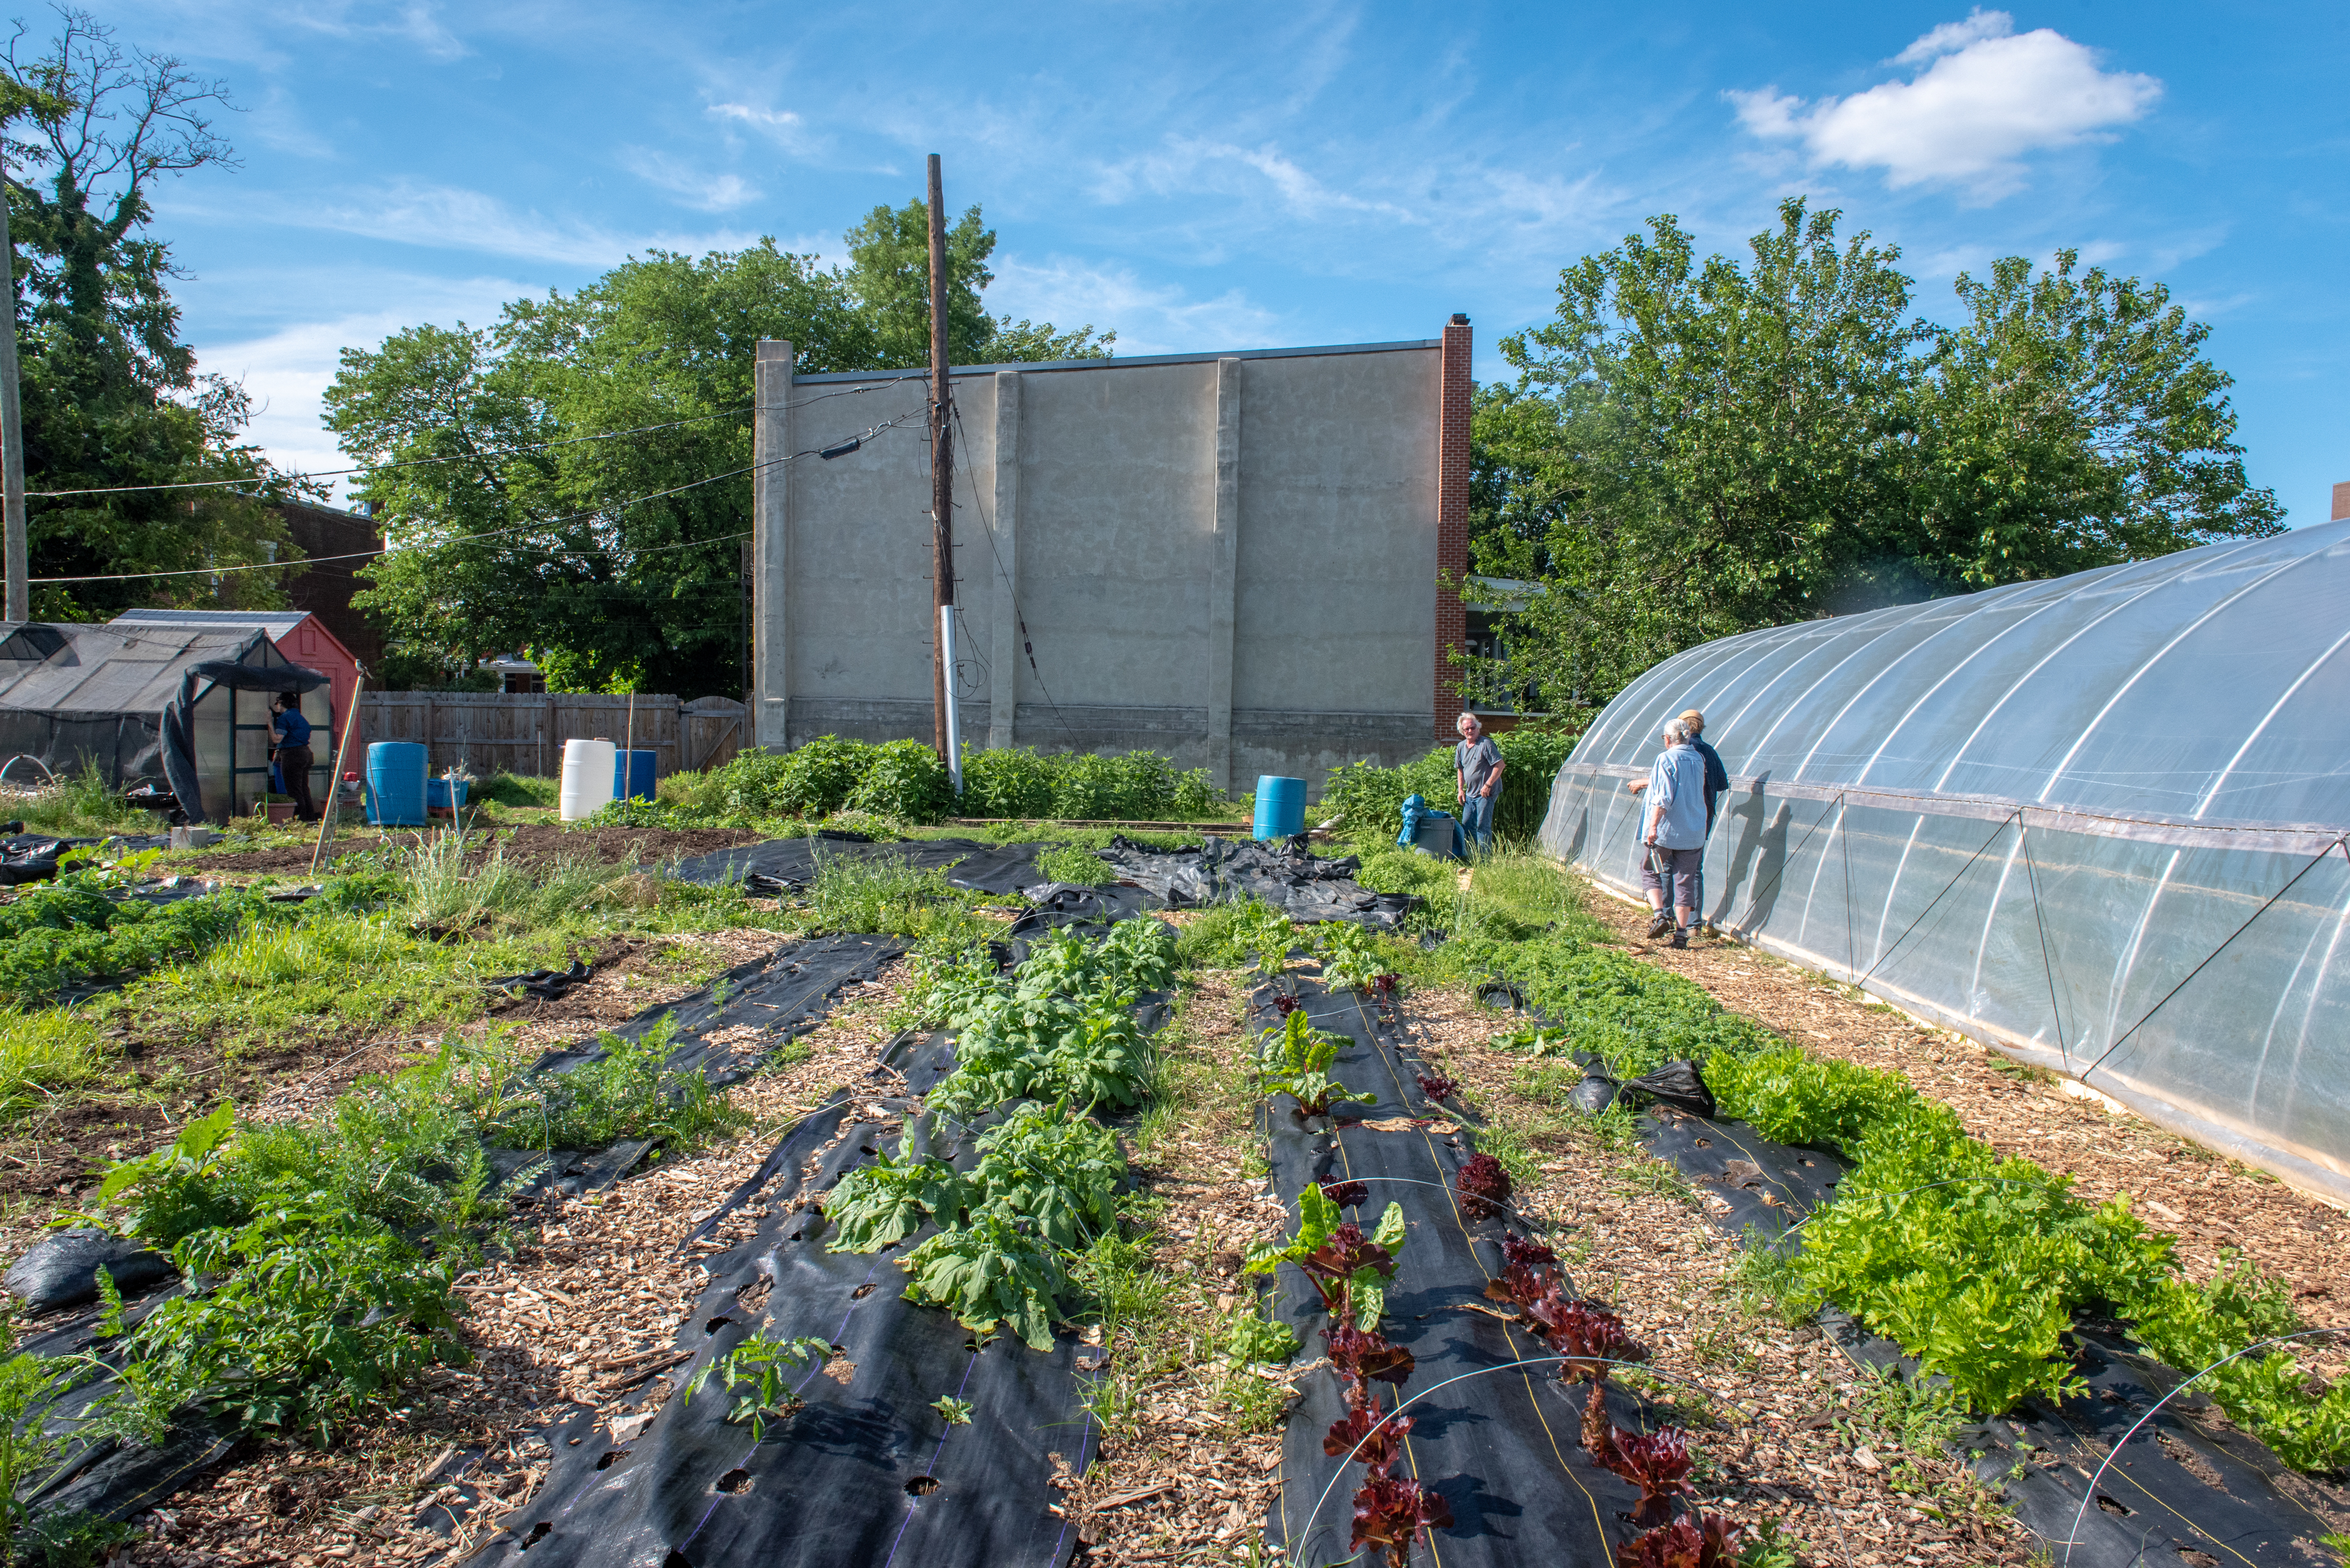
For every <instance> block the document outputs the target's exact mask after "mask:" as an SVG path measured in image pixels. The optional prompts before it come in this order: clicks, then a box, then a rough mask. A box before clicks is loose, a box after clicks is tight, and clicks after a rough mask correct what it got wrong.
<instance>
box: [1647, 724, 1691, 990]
mask: <svg viewBox="0 0 2350 1568" xmlns="http://www.w3.org/2000/svg"><path fill="white" fill-rule="evenodd" d="M1663 738H1664V742H1665V749H1664V750H1663V751H1661V752H1659V753H1657V760H1656V762H1655V763H1654V764H1653V765H1651V766H1650V768H1649V769H1648V790H1647V792H1646V797H1645V799H1644V800H1643V802H1642V804H1643V805H1645V806H1646V807H1647V810H1646V811H1644V812H1643V813H1642V826H1641V830H1640V845H1641V848H1642V851H1643V853H1642V856H1641V859H1640V887H1641V888H1642V890H1644V891H1645V892H1646V893H1647V894H1648V908H1650V909H1654V910H1655V911H1656V917H1655V918H1654V919H1651V920H1650V921H1649V922H1648V935H1649V936H1650V937H1652V938H1654V937H1660V936H1662V935H1664V934H1665V932H1666V931H1668V930H1670V931H1671V932H1672V933H1673V946H1675V947H1677V948H1685V947H1687V946H1689V931H1690V927H1691V926H1693V925H1695V924H1696V923H1697V877H1698V867H1699V866H1700V863H1701V862H1702V861H1703V859H1704V857H1705V828H1706V821H1705V815H1706V813H1705V759H1704V758H1703V757H1701V756H1700V755H1699V754H1698V753H1697V748H1695V747H1694V746H1692V745H1690V743H1689V741H1690V732H1689V726H1688V724H1686V723H1685V722H1682V721H1681V720H1680V719H1679V718H1672V719H1668V720H1666V721H1665V725H1664V733H1663ZM1668 893H1669V894H1671V905H1670V907H1671V910H1672V912H1671V913H1670V914H1668V913H1667V912H1666V909H1667V900H1666V895H1667V894H1668Z"/></svg>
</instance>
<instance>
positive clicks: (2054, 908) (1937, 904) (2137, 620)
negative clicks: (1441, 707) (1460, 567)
mask: <svg viewBox="0 0 2350 1568" xmlns="http://www.w3.org/2000/svg"><path fill="white" fill-rule="evenodd" d="M1692 707H1693V708H1698V709H1700V710H1702V711H1704V713H1705V715H1706V731H1705V732H1706V739H1707V740H1709V741H1711V742H1712V743H1713V744H1714V746H1715V747H1716V748H1717V749H1718V750H1720V752H1721V757H1722V761H1723V763H1725V765H1726V766H1727V767H1728V769H1729V771H1730V773H1731V790H1730V793H1729V794H1726V795H1725V796H1723V797H1722V800H1721V810H1720V815H1719V817H1718V818H1717V820H1716V823H1715V826H1714V830H1713V834H1712V837H1711V841H1710V842H1709V843H1708V845H1707V847H1706V853H1705V877H1706V884H1705V885H1706V892H1705V901H1706V913H1707V914H1708V915H1709V916H1710V917H1711V919H1712V920H1713V921H1714V923H1715V924H1716V925H1718V926H1721V927H1722V928H1723V929H1727V930H1731V931H1733V932H1735V933H1736V934H1738V935H1739V936H1741V937H1742V938H1744V939H1746V940H1751V941H1752V942H1755V943H1756V944H1757V945H1760V946H1762V947H1764V948H1766V949H1770V950H1775V951H1778V952H1781V953H1783V954H1785V955H1787V956H1788V957H1790V958H1794V959H1795V960H1797V961H1801V962H1803V963H1804V964H1807V965H1810V966H1813V967H1814V968H1817V969H1820V970H1823V971H1826V972H1827V973H1829V974H1832V975H1835V976H1837V977H1839V978H1843V979H1846V980H1849V981H1856V982H1858V983H1860V984H1861V985H1863V986H1865V987H1866V988H1867V989H1868V990H1869V991H1871V992H1876V993H1877V994H1878V995H1880V996H1882V997H1884V998H1885V999H1886V1000H1887V1001H1889V1002H1894V1003H1896V1004H1897V1005H1898V1006H1900V1007H1902V1008H1904V1009H1907V1010H1908V1011H1909V1012H1914V1013H1917V1014H1919V1015H1921V1016H1924V1017H1927V1018H1929V1019H1932V1020H1935V1021H1936V1022H1939V1023H1944V1024H1948V1025H1950V1026H1952V1027H1955V1028H1958V1029H1960V1030H1963V1031H1964V1032H1966V1033H1970V1034H1972V1035H1974V1036H1976V1037H1977V1038H1979V1039H1981V1040H1984V1041H1986V1042H1989V1043H1991V1044H1996V1045H1998V1046H2000V1047H2002V1049H2005V1050H2007V1051H2009V1052H2010V1053H2012V1054H2014V1055H2017V1056H2019V1057H2022V1058H2023V1059H2024V1060H2026V1061H2030V1062H2034V1063H2037V1064H2043V1065H2045V1066H2048V1067H2051V1068H2054V1069H2056V1070H2058V1071H2060V1072H2063V1073H2065V1074H2067V1075H2071V1076H2073V1077H2075V1078H2078V1079H2080V1080H2082V1081H2084V1082H2085V1083H2088V1084H2091V1085H2095V1087H2097V1088H2099V1089H2102V1090H2104V1091H2105V1092H2106V1093H2107V1094H2109V1095H2111V1096H2114V1097H2116V1098H2117V1099H2120V1100H2122V1101H2124V1102H2126V1103H2127V1104H2128V1105H2130V1106H2133V1107H2134V1108H2136V1109H2137V1110H2138V1111H2140V1112H2141V1113H2143V1114H2144V1115H2146V1116H2148V1117H2149V1118H2151V1119H2152V1120H2154V1121H2157V1122H2158V1123H2160V1124H2162V1125H2164V1126H2166V1127H2170V1128H2172V1129H2173V1130H2175V1131H2178V1132H2182V1133H2185V1134H2187V1135H2189V1136H2190V1137H2195V1138H2197V1139H2199V1140H2200V1141H2202V1142H2204V1143H2207V1144H2210V1145H2212V1146H2214V1147H2219V1148H2221V1149H2223V1150H2225V1151H2227V1152H2229V1153H2230V1154H2232V1155H2235V1156H2236V1157H2238V1158H2242V1159H2245V1160H2248V1161H2251V1162H2253V1163H2257V1164H2260V1165H2263V1166H2266V1167H2267V1168H2270V1169H2272V1170H2274V1171H2276V1172H2278V1173H2279V1174H2280V1175H2282V1176H2285V1177H2286V1178H2287V1179H2290V1180H2292V1181H2293V1182H2295V1183H2296V1184H2297V1185H2300V1186H2303V1187H2304V1188H2308V1189H2313V1190H2317V1191H2321V1192H2324V1194H2326V1195H2328V1196H2330V1197H2332V1198H2333V1199H2335V1200H2337V1201H2343V1200H2350V1036H2345V1023H2350V1018H2345V1012H2350V951H2345V948H2350V943H2345V918H2350V842H2345V831H2350V752H2345V746H2344V743H2343V741H2342V736H2343V735H2344V733H2345V732H2350V524H2327V525H2324V526H2318V527H2310V528H2303V529H2300V530H2297V531H2295V532H2293V533H2291V534H2287V535H2280V536H2278V537H2275V538H2271V539H2262V540H2256V541H2251V542H2248V543H2241V544H2230V545H2209V546H2206V547H2204V548H2201V549H2197V550H2189V551H2184V552H2182V553H2180V554H2178V555H2175V556H2164V557H2163V558H2161V559H2160V560H2157V561H2149V562H2144V563H2140V564H2137V565H2133V566H2116V567H2110V568H2107V569H2106V570H2102V571H2095V572H2083V573H2080V574H2077V575H2075V576H2069V577H2061V578H2057V579H2055V580H2053V581H2049V582H2039V583H2024V584H2019V585H2017V586H2014V587H2006V588H1999V589H1994V590H1991V591H1988V592H1984V593H1979V594H1970V595H1967V596H1964V597H1956V598H1945V599H1932V600H1929V601H1927V602H1926V603H1923V604H1915V605H1903V606H1899V607H1895V608H1891V609H1885V610H1878V611H1876V612H1874V613H1872V614H1868V615H1860V616H1853V617H1849V618H1836V619H1829V620H1817V621H1808V622H1805V623H1804V624H1802V625H1799V626H1787V627H1779V628H1773V629H1771V630H1768V631H1758V632H1750V633H1747V634H1746V635H1744V636H1742V637H1733V638H1725V639H1721V641H1718V642H1711V643H1707V644H1705V645H1703V646H1702V647H1699V648H1693V649H1689V650H1688V651H1686V652H1683V653H1680V654H1677V655H1675V656H1674V657H1673V658H1671V659H1667V660H1666V661H1664V662H1663V663H1661V664H1659V665H1658V666H1657V667H1656V668H1654V669H1652V670H1648V672H1647V673H1646V674H1644V675H1642V676H1641V677H1640V678H1639V679H1638V680H1636V681H1634V682H1633V683H1632V684H1631V685H1630V686H1628V687H1627V688H1626V689H1625V691H1623V693H1622V694H1621V695H1620V696H1618V697H1617V699H1616V700H1615V701H1613V702H1611V703H1609V704H1608V706H1607V710H1606V711H1604V712H1603V713H1601V714H1600V716H1599V717H1598V719H1597V720H1596V722H1594V723H1593V724H1592V726H1591V728H1590V730H1589V731H1588V732H1586V734H1585V735H1584V737H1583V740H1582V741H1581V742H1580V743H1579V744H1578V745H1577V746H1576V747H1575V753H1574V754H1573V755H1572V756H1571V757H1570V758H1569V759H1568V760H1567V762H1566V763H1565V766H1564V767H1562V768H1561V769H1560V770H1559V774H1558V777H1557V780H1556V782H1555V784H1554V786H1553V789H1552V794H1551V803H1550V810H1549V815H1547V817H1546V818H1545V820H1544V824H1543V829H1542V836H1541V842H1542V844H1543V846H1544V848H1545V849H1546V850H1548V851H1549V852H1550V853H1552V854H1554V855H1555V856H1558V857H1560V858H1562V859H1566V860H1571V861H1573V862H1575V864H1577V865H1578V866H1580V867H1582V868H1583V869H1584V870H1586V872H1588V873H1589V874H1590V875H1592V876H1594V877H1597V878H1598V879H1599V880H1601V881H1602V882H1604V883H1606V884H1607V885H1609V886H1611V887H1614V888H1618V889H1624V890H1629V889H1631V888H1635V887H1637V885H1638V870H1639V860H1638V856H1639V846H1638V803H1637V801H1636V800H1635V798H1634V797H1633V796H1632V795H1630V794H1627V791H1626V784H1627V781H1629V780H1631V779H1634V778H1639V777H1645V776H1647V771H1648V763H1649V761H1650V759H1651V758H1652V757H1653V756H1654V754H1655V753H1656V750H1657V747H1658V744H1659V742H1658V741H1657V739H1656V736H1657V731H1658V728H1659V725H1660V724H1661V723H1662V722H1663V721H1664V720H1665V719H1666V718H1668V717H1669V716H1670V715H1672V714H1674V713H1677V712H1679V711H1682V710H1683V709H1687V708H1692Z"/></svg>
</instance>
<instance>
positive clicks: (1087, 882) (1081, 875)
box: [1036, 845, 1118, 888]
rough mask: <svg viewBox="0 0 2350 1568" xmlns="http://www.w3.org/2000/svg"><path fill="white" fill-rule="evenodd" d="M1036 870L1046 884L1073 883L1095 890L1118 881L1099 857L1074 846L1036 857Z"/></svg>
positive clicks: (1050, 851)
mask: <svg viewBox="0 0 2350 1568" xmlns="http://www.w3.org/2000/svg"><path fill="white" fill-rule="evenodd" d="M1036 869H1037V871H1038V872H1039V873H1040V874H1042V875H1043V877H1044V878H1045V880H1046V881H1047V882H1073V883H1076V884H1078V885H1080V886H1083V887H1088V888H1095V887H1099V886H1101V885H1102V884H1104V883H1106V882H1115V881H1117V880H1118V873H1117V872H1115V871H1113V870H1111V869H1110V868H1109V867H1108V866H1107V865H1106V864H1104V863H1103V860H1102V857H1100V856H1098V855H1097V854H1095V853H1094V852H1093V851H1092V850H1090V849H1080V848H1078V847H1076V846H1075V845H1062V846H1057V847H1055V848H1052V849H1047V850H1045V852H1044V853H1043V854H1041V855H1039V856H1037V857H1036Z"/></svg>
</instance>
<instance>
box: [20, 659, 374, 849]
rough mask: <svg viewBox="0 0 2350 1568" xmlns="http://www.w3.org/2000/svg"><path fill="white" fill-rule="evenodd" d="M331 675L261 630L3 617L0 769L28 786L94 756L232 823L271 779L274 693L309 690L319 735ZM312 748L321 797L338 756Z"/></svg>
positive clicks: (191, 810) (123, 781) (308, 711)
mask: <svg viewBox="0 0 2350 1568" xmlns="http://www.w3.org/2000/svg"><path fill="white" fill-rule="evenodd" d="M326 683H327V678H326V677H325V676H323V675H320V674H318V673H317V671H315V670H306V669H303V668H302V667H301V666H299V665H296V664H294V663H292V662H290V661H289V660H288V659H286V656H285V655H284V654H282V653H280V652H279V651H278V650H277V647H276V644H275V643H273V642H271V641H270V640H269V639H268V637H267V636H266V635H265V633H264V632H263V631H261V630H260V629H258V628H251V627H245V628H236V629H234V630H230V629H213V628H200V627H185V626H153V627H141V626H133V625H114V626H91V625H86V624H80V623H75V622H59V623H50V622H41V621H20V622H5V621H0V767H5V768H6V769H7V774H6V776H7V777H8V778H9V780H10V781H11V782H15V783H20V784H21V783H24V782H26V781H27V780H28V779H30V780H33V781H37V780H39V779H40V778H41V777H42V775H43V773H44V772H45V771H46V772H47V773H48V774H58V775H62V774H68V773H72V772H74V771H76V770H78V768H80V767H81V766H82V765H83V764H84V763H94V764H95V765H96V766H97V767H99V769H100V770H101V771H103V772H104V773H105V774H107V776H108V777H109V779H111V780H112V781H113V782H114V783H115V784H118V785H121V786H125V787H128V786H130V785H131V784H137V783H140V782H141V781H146V782H151V783H161V784H166V785H167V786H168V787H169V788H170V789H171V791H172V794H174V795H176V796H177V797H178V799H179V803H180V809H181V810H182V812H183V813H184V814H185V815H187V816H188V818H189V819H190V820H192V821H203V820H212V821H216V822H217V821H225V820H227V819H228V818H229V817H230V816H232V815H239V814H241V813H244V812H247V811H250V810H251V809H252V808H253V805H254V803H255V800H257V799H258V798H259V797H260V795H261V794H262V793H263V791H264V790H265V788H266V787H267V785H268V782H269V702H270V699H271V697H272V696H273V695H275V694H276V693H277V692H279V691H296V692H300V693H302V694H303V697H302V711H303V712H304V714H305V715H306V716H307V717H308V718H309V720H310V722H312V723H313V724H314V725H316V726H317V733H318V735H319V736H321V737H324V736H328V735H331V734H332V733H333V730H332V728H331V715H330V713H329V712H328V703H327V697H326V693H325V692H324V691H320V690H319V688H321V687H323V686H324V685H326ZM313 749H314V751H315V752H316V753H317V767H316V768H315V769H314V770H313V778H312V784H311V789H312V793H313V794H314V795H315V796H316V797H317V799H320V800H325V799H326V798H328V795H327V784H328V780H327V774H328V773H330V772H331V771H332V760H331V758H330V757H328V755H327V754H326V745H325V743H324V742H323V741H321V742H318V743H316V744H314V748H313ZM28 759H29V761H28ZM31 763H38V764H39V766H38V767H33V766H32V765H31Z"/></svg>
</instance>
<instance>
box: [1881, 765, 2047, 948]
mask: <svg viewBox="0 0 2350 1568" xmlns="http://www.w3.org/2000/svg"><path fill="white" fill-rule="evenodd" d="M2022 815H2023V808H2022V806H2018V807H2017V808H2016V809H2015V810H2014V811H2012V812H2011V813H2009V814H2008V815H2007V817H2006V818H2005V820H2003V821H2002V822H2001V823H2000V825H1999V826H1997V827H1994V828H1992V829H1991V836H1990V837H1989V838H1986V839H1984V840H1983V841H1982V847H1981V848H1980V849H1977V850H1976V851H1975V852H1974V853H1973V854H1972V855H1970V856H1968V857H1967V860H1966V864H1965V865H1964V866H1961V867H1959V868H1958V870H1956V871H1955V872H1953V873H1951V875H1950V880H1949V881H1947V882H1945V883H1943V884H1942V890H1941V892H1939V893H1937V894H1935V895H1934V899H1933V903H1929V904H1928V905H1927V906H1926V907H1925V908H1924V909H1920V910H1918V919H1914V920H1911V921H1910V922H1909V923H1908V925H1907V926H1905V927H1903V928H1902V929H1901V934H1900V935H1899V936H1898V937H1896V938H1894V939H1893V945H1892V946H1891V947H1889V948H1887V949H1886V950H1885V951H1884V952H1882V953H1880V954H1879V955H1878V956H1877V962H1875V963H1873V964H1870V965H1869V966H1868V974H1864V975H1862V976H1861V977H1860V981H1859V983H1862V984H1866V982H1867V980H1868V975H1870V974H1875V973H1876V972H1877V970H1878V969H1879V968H1881V967H1883V965H1884V963H1885V961H1886V960H1887V959H1889V958H1891V957H1892V956H1893V955H1894V954H1895V953H1897V952H1899V951H1900V950H1901V944H1902V943H1903V942H1906V941H1908V940H1909V933H1910V932H1911V931H1914V930H1916V929H1918V921H1919V920H1923V919H1925V918H1926V917H1927V916H1929V915H1930V914H1932V913H1933V912H1934V905H1935V904H1939V903H1940V902H1941V901H1942V900H1943V898H1946V897H1947V896H1948V895H1949V893H1950V889H1951V888H1955V887H1957V886H1958V885H1959V878H1960V877H1963V876H1965V875H1966V874H1967V872H1968V871H1969V870H1970V868H1971V867H1973V865H1974V863H1975V862H1976V861H1978V860H1980V859H1981V858H1982V857H1983V851H1984V850H1987V849H1989V848H1990V847H1991V846H1992V845H1993V844H1995V843H1997V842H1998V841H1999V836H2000V835H2001V834H2002V833H2005V832H2006V831H2007V825H2008V823H2010V822H2013V821H2015V820H2017V819H2018V818H2019V817H2021V816H2022ZM1848 865H1849V861H1847V866H1848ZM1845 888H1846V897H1845V908H1846V916H1847V918H1849V915H1850V911H1851V907H1852V898H1851V888H1852V880H1851V874H1850V872H1849V870H1847V871H1846V879H1845ZM2034 907H2035V908H2037V907H2038V906H2037V900H2036V899H2035V900H2034Z"/></svg>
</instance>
